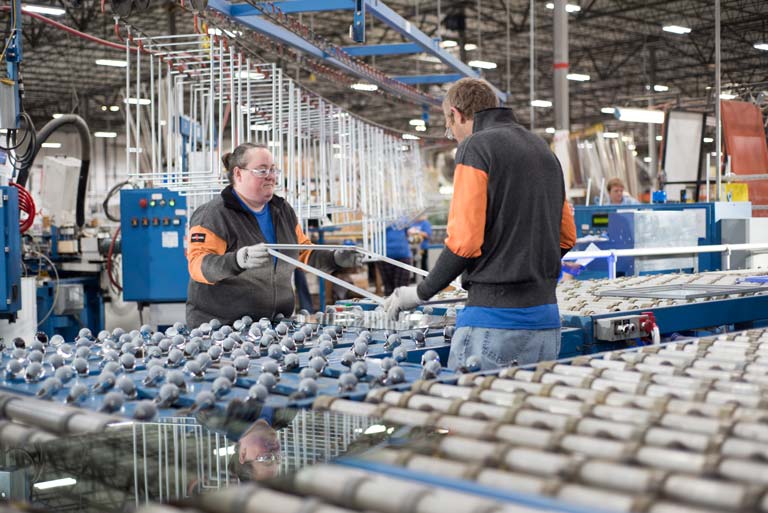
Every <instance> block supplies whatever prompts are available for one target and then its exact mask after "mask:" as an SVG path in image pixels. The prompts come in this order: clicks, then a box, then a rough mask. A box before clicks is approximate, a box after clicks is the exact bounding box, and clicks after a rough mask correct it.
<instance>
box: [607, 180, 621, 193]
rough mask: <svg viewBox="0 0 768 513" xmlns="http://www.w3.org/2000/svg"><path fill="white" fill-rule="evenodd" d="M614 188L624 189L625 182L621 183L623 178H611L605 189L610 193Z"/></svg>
mask: <svg viewBox="0 0 768 513" xmlns="http://www.w3.org/2000/svg"><path fill="white" fill-rule="evenodd" d="M614 187H624V182H622V181H621V178H611V179H610V180H608V183H606V184H605V188H606V190H607V191H608V192H611V189H613V188H614ZM624 188H626V187H624Z"/></svg>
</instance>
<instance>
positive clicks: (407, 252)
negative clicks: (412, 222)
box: [377, 224, 413, 296]
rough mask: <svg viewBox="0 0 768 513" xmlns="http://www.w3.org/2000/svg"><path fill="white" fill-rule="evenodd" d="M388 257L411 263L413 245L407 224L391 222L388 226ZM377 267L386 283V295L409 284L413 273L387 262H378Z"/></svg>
mask: <svg viewBox="0 0 768 513" xmlns="http://www.w3.org/2000/svg"><path fill="white" fill-rule="evenodd" d="M386 237H387V255H386V256H387V257H388V258H391V259H392V260H397V261H398V262H402V263H404V264H408V265H411V263H412V262H413V260H411V246H410V245H409V244H408V233H407V228H406V226H405V225H402V224H391V225H389V226H387V231H386ZM377 268H378V270H379V274H380V275H381V281H382V283H383V284H384V295H385V296H388V295H390V294H392V292H394V290H395V289H396V288H397V287H402V286H405V285H408V282H409V281H410V279H411V273H410V272H408V271H407V270H405V269H401V268H400V267H397V266H395V265H392V264H388V263H387V262H377Z"/></svg>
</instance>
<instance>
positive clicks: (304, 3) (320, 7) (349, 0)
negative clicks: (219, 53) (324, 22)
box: [231, 0, 355, 16]
mask: <svg viewBox="0 0 768 513" xmlns="http://www.w3.org/2000/svg"><path fill="white" fill-rule="evenodd" d="M259 5H260V6H262V7H264V8H265V9H270V10H271V9H272V6H271V5H270V4H267V3H263V4H259ZM274 5H275V7H277V8H279V9H280V11H281V12H283V13H285V14H295V13H299V12H325V11H351V10H352V9H354V8H355V5H354V2H353V0H322V1H321V0H290V1H285V2H280V3H276V4H274ZM231 13H232V16H250V15H257V16H258V15H260V14H261V11H259V10H258V9H256V7H254V6H252V5H250V4H236V5H233V6H232V11H231Z"/></svg>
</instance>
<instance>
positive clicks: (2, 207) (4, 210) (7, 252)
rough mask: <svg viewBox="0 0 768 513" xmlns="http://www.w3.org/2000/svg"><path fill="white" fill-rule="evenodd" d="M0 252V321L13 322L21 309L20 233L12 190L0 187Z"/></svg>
mask: <svg viewBox="0 0 768 513" xmlns="http://www.w3.org/2000/svg"><path fill="white" fill-rule="evenodd" d="M0 248H2V251H0V318H4V319H10V320H15V318H16V313H17V312H18V311H19V309H20V308H21V233H20V232H19V195H18V191H17V190H16V188H15V187H10V186H3V187H0Z"/></svg>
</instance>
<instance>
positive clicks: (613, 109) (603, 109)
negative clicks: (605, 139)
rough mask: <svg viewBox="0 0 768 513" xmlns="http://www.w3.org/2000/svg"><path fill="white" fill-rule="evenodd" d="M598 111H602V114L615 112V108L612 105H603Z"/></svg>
mask: <svg viewBox="0 0 768 513" xmlns="http://www.w3.org/2000/svg"><path fill="white" fill-rule="evenodd" d="M600 112H602V113H603V114H615V113H616V109H615V108H614V107H603V108H602V109H600Z"/></svg>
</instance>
